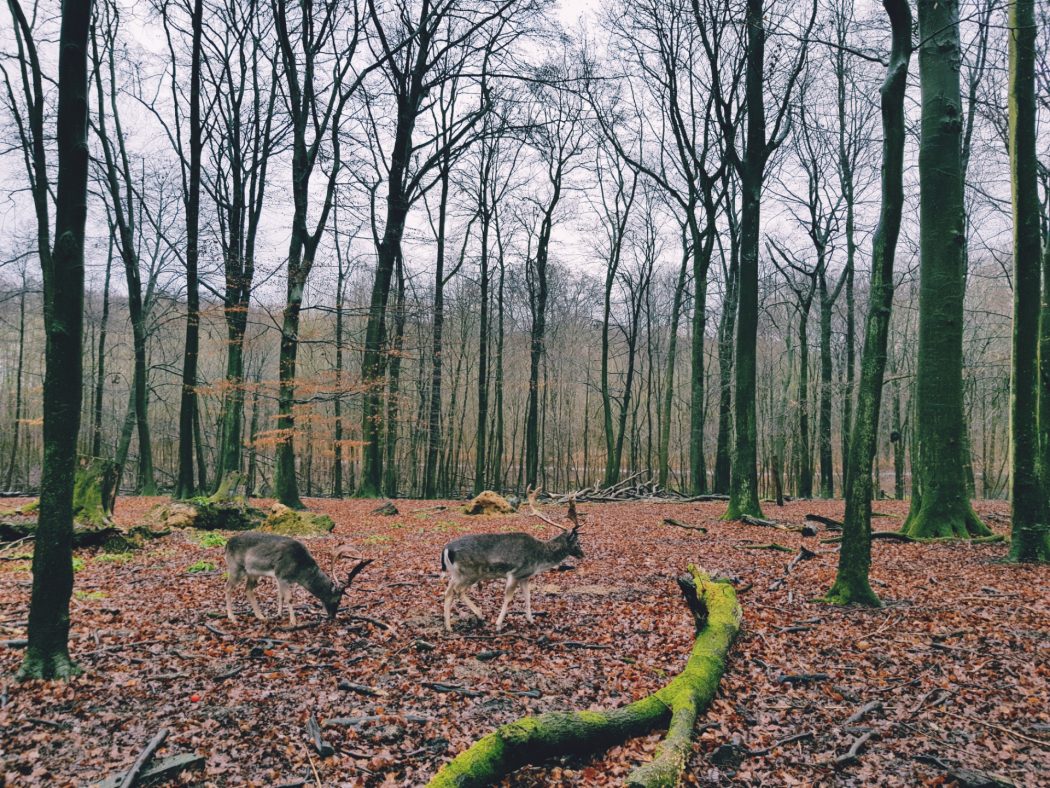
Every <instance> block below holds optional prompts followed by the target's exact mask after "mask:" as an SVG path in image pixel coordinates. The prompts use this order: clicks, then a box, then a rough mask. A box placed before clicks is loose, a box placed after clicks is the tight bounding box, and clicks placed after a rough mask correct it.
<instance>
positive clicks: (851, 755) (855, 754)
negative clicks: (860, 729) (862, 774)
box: [835, 731, 875, 769]
mask: <svg viewBox="0 0 1050 788" xmlns="http://www.w3.org/2000/svg"><path fill="white" fill-rule="evenodd" d="M874 736H875V732H874V731H868V732H867V733H864V734H861V735H860V736H858V737H857V738H856V739H854V740H853V744H851V745H850V746H849V752H847V753H846V754H845V755H842V756H839V757H838V758H836V759H835V768H836V769H842V768H844V767H846V766H852V765H853V764H855V763H856V762H857V761H859V760H860V751H861V750H862V749H864V746H865V745H866V744H867V743H868V742H869V741H871V739H872V738H873V737H874Z"/></svg>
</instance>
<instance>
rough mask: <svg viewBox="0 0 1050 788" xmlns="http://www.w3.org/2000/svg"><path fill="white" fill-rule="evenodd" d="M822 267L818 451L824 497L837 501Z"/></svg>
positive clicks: (827, 307) (827, 317) (828, 320)
mask: <svg viewBox="0 0 1050 788" xmlns="http://www.w3.org/2000/svg"><path fill="white" fill-rule="evenodd" d="M826 265H827V263H826V262H824V263H822V264H821V267H820V271H821V274H820V415H819V421H820V424H819V428H818V435H819V440H818V448H819V454H820V497H821V498H834V497H835V460H834V456H833V455H832V451H831V373H832V366H831V307H832V305H833V303H834V299H833V298H832V297H831V296H830V294H829V293H828V287H827V277H826V271H825V267H826Z"/></svg>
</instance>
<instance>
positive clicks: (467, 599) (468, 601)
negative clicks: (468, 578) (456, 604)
mask: <svg viewBox="0 0 1050 788" xmlns="http://www.w3.org/2000/svg"><path fill="white" fill-rule="evenodd" d="M469 590H470V587H469V586H468V587H467V588H464V589H463V590H461V591H460V592H459V598H460V599H462V600H463V602H464V603H465V604H466V606H467V607H469V608H470V612H472V613H473V614H474V615H475V616H477V617H478V620H479V621H484V620H485V616H484V614H483V613H482V612H481V608H479V607H478V606H477V605H475V604H474V600H473V599H471V598H470V597H469V596H467V591H469Z"/></svg>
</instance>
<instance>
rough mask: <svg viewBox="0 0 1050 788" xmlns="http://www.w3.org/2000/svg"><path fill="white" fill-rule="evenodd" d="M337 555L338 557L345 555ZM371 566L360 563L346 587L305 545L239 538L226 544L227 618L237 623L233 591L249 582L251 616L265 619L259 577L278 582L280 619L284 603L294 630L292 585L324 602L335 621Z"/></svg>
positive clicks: (253, 535)
mask: <svg viewBox="0 0 1050 788" xmlns="http://www.w3.org/2000/svg"><path fill="white" fill-rule="evenodd" d="M342 554H343V551H342V550H337V551H336V556H339V555H342ZM370 563H372V559H368V560H365V561H361V562H360V563H358V564H357V566H355V567H354V568H353V569H351V570H350V573H349V574H348V575H347V577H346V582H345V583H339V582H337V581H335V580H333V579H332V578H331V577H329V576H328V575H326V574H325V573H324V572H323V571H321V567H319V566H318V565H317V562H316V561H315V560H314V558H313V556H312V555H310V551H309V550H307V549H306V547H305V546H304V545H303V543H302V542H298V541H296V540H295V539H291V538H290V537H287V536H278V535H277V534H264V533H258V532H254V531H253V532H250V533H244V534H237V536H234V537H232V538H231V539H230V541H228V542H227V543H226V574H227V577H226V615H227V616H228V617H229V619H230V621H232V622H233V623H235V624H236V623H237V617H236V616H235V615H234V614H233V589H235V588H236V587H237V586H239V585H240V584H241V581H243V580H245V579H247V587H248V591H247V594H248V601H249V602H250V603H251V606H252V612H253V613H255V617H256V618H257V619H259V620H260V621H265V620H266V616H264V615H263V613H262V611H261V610H260V609H259V601H258V600H257V599H256V598H255V585H256V583H258V582H259V578H260V577H272V578H274V579H275V580H276V581H277V615H278V616H280V615H281V606H282V603H283V604H286V605H288V618H289V623H290V624H291V625H292V626H293V627H294V626H295V608H294V607H292V583H295V584H296V585H300V586H302V587H303V588H305V589H306V590H307V591H309V592H310V593H311V594H313V595H314V596H315V597H317V598H318V599H319V600H321V604H322V605H324V609H325V612H326V613H328V618H329V620H332V619H334V618H335V614H336V613H337V612H338V611H339V603H340V602H341V601H342V599H343V594H345V593H346V591H347V589H348V588H350V583H351V582H353V579H354V578H355V577H356V576H357V575H358V574H359V573H360V572H361V570H362V569H364V568H365V567H366V566H368V565H369V564H370ZM332 565H333V566H332V569H333V572H332V574H333V575H334V574H335V571H334V570H335V557H333V560H332Z"/></svg>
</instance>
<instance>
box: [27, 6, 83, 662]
mask: <svg viewBox="0 0 1050 788" xmlns="http://www.w3.org/2000/svg"><path fill="white" fill-rule="evenodd" d="M90 24H91V2H90V0H65V2H63V4H62V27H61V32H60V34H59V60H58V119H57V138H58V186H57V190H56V199H55V209H56V210H55V246H54V251H53V252H52V253H51V254H50V255H46V254H45V255H41V263H42V267H43V278H44V325H45V328H46V333H47V348H46V350H45V362H46V371H45V374H44V444H45V446H46V447H47V450H46V451H45V452H44V465H43V476H42V478H41V483H40V517H39V525H38V526H37V532H36V546H35V548H34V550H33V592H32V597H31V599H30V603H29V643H28V646H27V648H26V653H25V657H24V658H23V660H22V665H21V668H20V669H19V672H18V675H19V678H21V679H36V678H39V679H52V678H66V677H68V676H70V675H73V674H74V673H76V672H78V671H77V667H76V665H74V663H73V662H72V661H71V660H70V658H69V599H70V597H71V596H72V593H73V482H74V478H75V476H76V464H77V462H76V446H77V433H78V432H79V430H80V404H81V396H82V392H81V385H82V383H83V380H82V378H83V369H82V358H81V351H82V339H83V319H84V225H85V222H86V220H87V179H88V143H87V116H88V78H87V73H88V68H87V37H88V29H89V27H90ZM38 131H41V132H42V131H43V128H42V124H41V125H40V127H39V129H38ZM40 174H41V175H42V174H43V173H40Z"/></svg>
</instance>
